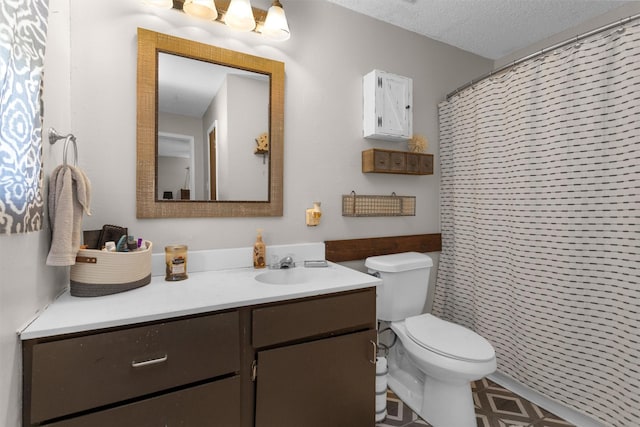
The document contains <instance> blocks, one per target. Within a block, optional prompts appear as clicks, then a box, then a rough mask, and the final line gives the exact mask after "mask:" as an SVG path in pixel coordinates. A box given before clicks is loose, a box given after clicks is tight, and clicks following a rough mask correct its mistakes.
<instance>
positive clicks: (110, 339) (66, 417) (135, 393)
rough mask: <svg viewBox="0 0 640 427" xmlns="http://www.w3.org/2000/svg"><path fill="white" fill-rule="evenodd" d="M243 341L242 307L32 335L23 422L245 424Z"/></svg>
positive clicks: (123, 426) (67, 426)
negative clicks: (75, 331)
mask: <svg viewBox="0 0 640 427" xmlns="http://www.w3.org/2000/svg"><path fill="white" fill-rule="evenodd" d="M240 342H241V341H240V322H239V315H238V312H235V311H232V312H227V313H220V314H212V315H207V316H200V317H193V318H186V319H180V320H173V321H166V322H162V323H155V324H151V325H146V326H138V327H130V328H126V329H117V330H110V331H106V332H97V333H96V332H94V333H90V334H84V335H78V336H68V337H53V338H50V339H42V340H38V339H35V340H29V341H26V342H25V343H24V347H23V363H24V379H23V381H24V384H23V393H24V395H23V402H24V408H23V425H24V426H31V425H52V426H56V427H63V426H64V427H72V426H91V427H100V426H114V425H117V426H119V427H128V426H131V427H140V426H147V425H149V426H165V425H170V426H172V425H199V426H206V425H213V424H212V418H211V417H213V419H215V420H216V422H218V420H225V422H224V423H222V424H220V425H225V426H235V425H239V424H240V421H239V420H240V398H241V396H240V379H239V375H238V372H239V371H240ZM133 414H135V415H133ZM185 420H190V422H188V423H186V424H185Z"/></svg>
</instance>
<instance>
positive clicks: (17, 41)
mask: <svg viewBox="0 0 640 427" xmlns="http://www.w3.org/2000/svg"><path fill="white" fill-rule="evenodd" d="M48 11H49V8H48V0H12V1H0V234H9V233H25V232H30V231H38V230H40V229H42V221H43V194H42V182H43V174H42V105H41V100H40V94H41V83H42V71H43V60H44V49H45V41H46V32H47V16H48Z"/></svg>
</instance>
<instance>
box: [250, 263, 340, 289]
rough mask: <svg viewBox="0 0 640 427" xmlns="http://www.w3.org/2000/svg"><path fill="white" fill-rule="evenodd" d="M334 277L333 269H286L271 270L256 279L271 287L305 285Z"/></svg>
mask: <svg viewBox="0 0 640 427" xmlns="http://www.w3.org/2000/svg"><path fill="white" fill-rule="evenodd" d="M333 275H334V273H333V269H331V268H329V267H323V268H304V267H296V268H285V269H281V270H269V271H265V272H264V273H260V274H258V275H257V276H256V277H255V279H256V280H257V281H258V282H261V283H267V284H269V285H300V284H303V283H311V282H318V281H321V280H328V279H330V278H331V277H332V276H333Z"/></svg>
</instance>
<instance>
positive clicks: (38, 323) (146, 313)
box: [20, 263, 381, 340]
mask: <svg viewBox="0 0 640 427" xmlns="http://www.w3.org/2000/svg"><path fill="white" fill-rule="evenodd" d="M303 268H304V267H296V269H303ZM304 269H305V270H308V271H309V273H313V272H314V271H315V270H317V275H318V277H322V280H320V279H318V280H311V281H310V282H307V283H302V284H286V285H284V284H266V283H261V282H258V281H257V280H255V276H257V275H259V274H262V273H265V272H268V271H278V270H267V269H260V270H254V269H253V268H233V269H227V270H217V271H200V272H193V273H192V272H190V273H189V278H188V279H186V280H183V281H178V282H167V281H165V280H164V276H154V277H152V279H151V283H150V284H148V285H146V286H143V287H141V288H138V289H134V290H131V291H126V292H122V293H118V294H113V295H107V296H101V297H73V296H71V295H70V294H69V291H66V292H65V293H63V294H62V295H60V296H59V297H58V298H57V299H56V300H55V301H53V302H52V303H51V304H50V305H49V306H48V307H46V308H45V309H44V310H43V311H42V312H41V313H40V314H39V315H38V317H37V318H36V319H35V320H34V321H33V322H31V323H30V324H29V325H28V326H27V327H26V328H25V329H24V330H23V331H21V333H20V338H21V339H22V340H27V339H33V338H42V337H48V336H54V335H61V334H68V333H74V332H83V331H90V330H95V329H101V328H108V327H113V326H123V325H130V324H135V323H140V322H148V321H154V320H162V319H168V318H173V317H178V316H185V315H191V314H199V313H206V312H211V311H217V310H224V309H229V308H237V307H242V306H248V305H255V304H262V303H268V302H276V301H286V300H290V299H294V298H303V297H309V296H317V295H323V294H330V293H334V292H342V291H349V290H354V289H362V288H367V287H370V286H377V285H379V284H380V283H381V280H380V279H377V278H375V277H373V276H370V275H368V274H365V273H361V272H359V271H356V270H353V269H350V268H347V267H343V266H341V265H339V264H334V263H329V267H321V268H304Z"/></svg>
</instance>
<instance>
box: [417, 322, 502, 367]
mask: <svg viewBox="0 0 640 427" xmlns="http://www.w3.org/2000/svg"><path fill="white" fill-rule="evenodd" d="M405 326H406V328H407V333H408V335H409V337H410V338H411V339H412V340H413V341H415V342H416V344H419V345H420V346H421V347H424V348H426V349H427V350H430V351H433V352H434V353H438V354H441V355H443V356H446V357H451V358H454V359H458V360H465V361H468V362H486V361H489V360H491V359H493V358H494V357H495V355H496V353H495V351H494V349H493V346H492V345H491V344H490V343H489V341H487V340H486V339H484V338H483V337H481V336H480V335H478V334H476V333H475V332H473V331H471V330H469V329H467V328H464V327H462V326H460V325H456V324H455V323H451V322H447V321H445V320H442V319H438V318H437V317H435V316H433V315H431V314H422V315H420V316H414V317H409V318H407V319H406V320H405Z"/></svg>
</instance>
